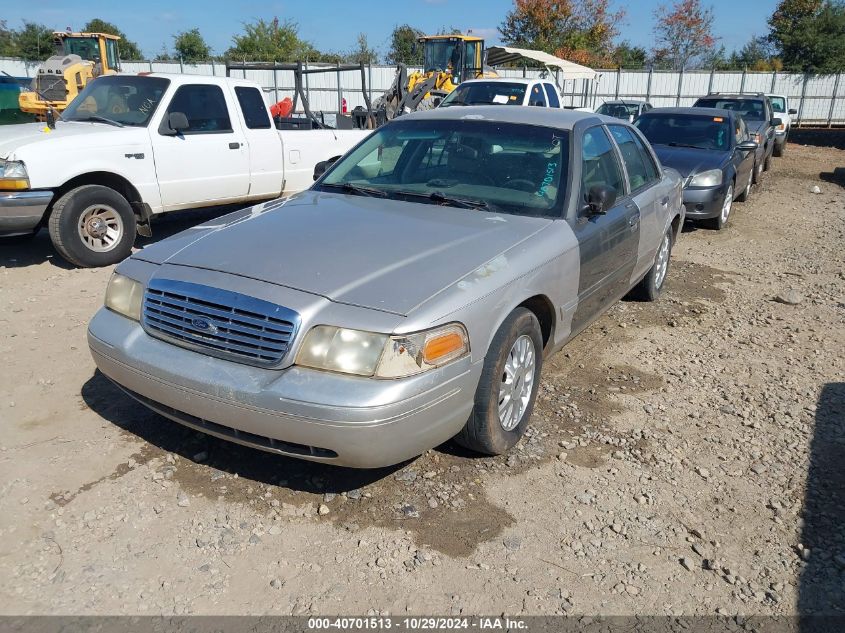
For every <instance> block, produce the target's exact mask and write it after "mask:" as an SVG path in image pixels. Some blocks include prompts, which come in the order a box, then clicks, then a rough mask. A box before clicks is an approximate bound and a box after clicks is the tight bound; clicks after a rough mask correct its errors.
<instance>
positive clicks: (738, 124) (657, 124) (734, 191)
mask: <svg viewBox="0 0 845 633" xmlns="http://www.w3.org/2000/svg"><path fill="white" fill-rule="evenodd" d="M635 125H636V126H637V127H638V128H639V129H640V131H641V132H642V133H643V135H644V136H645V137H646V138H647V139H648V140H649V142H650V143H651V145H652V147H653V148H654V151H655V152H656V153H657V156H658V157H659V158H660V162H661V163H663V165H665V166H666V167H672V168H674V169H677V170H678V171H679V172H680V173H681V176H682V177H683V178H684V206H686V217H687V219H688V220H701V221H703V223H705V224H706V225H707V226H709V227H710V228H713V229H716V230H721V229H723V228H725V226H726V225H727V223H728V217H729V216H730V213H731V207H732V205H733V201H734V200H735V199H736V200H739V201H740V202H744V201H745V200H747V199H748V196H749V194H750V193H751V184H752V180H753V176H754V152H755V150H756V149H757V143H756V141H753V140H751V137H750V136H749V133H748V128H747V126H746V124H745V121H743V119H742V117H741V116H740V115H739V114H737V113H736V112H731V111H728V110H717V109H715V108H656V109H654V110H651V111H650V112H647V113H645V114H643V115H642V116H640V118H639V119H637V121H636V122H635Z"/></svg>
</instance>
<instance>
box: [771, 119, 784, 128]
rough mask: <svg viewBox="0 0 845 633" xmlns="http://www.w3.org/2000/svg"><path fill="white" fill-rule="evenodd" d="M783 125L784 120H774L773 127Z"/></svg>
mask: <svg viewBox="0 0 845 633" xmlns="http://www.w3.org/2000/svg"><path fill="white" fill-rule="evenodd" d="M782 123H783V120H782V119H779V118H777V117H775V118H774V119H772V125H773V126H775V127H777V126H778V125H781V124H782Z"/></svg>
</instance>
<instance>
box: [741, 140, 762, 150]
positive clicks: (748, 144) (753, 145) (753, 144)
mask: <svg viewBox="0 0 845 633" xmlns="http://www.w3.org/2000/svg"><path fill="white" fill-rule="evenodd" d="M757 147H758V145H757V141H743V142H742V143H740V144H739V145H737V146H736V148H737V149H738V150H741V151H743V152H753V151H754V150H755V149H757Z"/></svg>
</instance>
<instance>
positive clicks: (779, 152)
mask: <svg viewBox="0 0 845 633" xmlns="http://www.w3.org/2000/svg"><path fill="white" fill-rule="evenodd" d="M785 151H786V139H783V143H780V144H778V143H775V150H774V152H772V153H773V154H774V155H775V156H778V157H780V156H783V153H784V152H785Z"/></svg>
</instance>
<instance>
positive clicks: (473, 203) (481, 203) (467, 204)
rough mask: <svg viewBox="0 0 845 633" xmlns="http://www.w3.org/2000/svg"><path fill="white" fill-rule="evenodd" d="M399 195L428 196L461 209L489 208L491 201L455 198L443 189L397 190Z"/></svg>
mask: <svg viewBox="0 0 845 633" xmlns="http://www.w3.org/2000/svg"><path fill="white" fill-rule="evenodd" d="M396 194H397V195H400V196H409V197H413V198H427V199H428V200H431V201H432V202H439V203H441V204H446V205H449V206H451V207H459V208H461V209H489V208H490V203H488V202H487V201H485V200H473V199H471V198H453V197H452V196H447V195H446V194H444V193H443V192H441V191H432V192H431V193H421V192H417V191H397V192H396Z"/></svg>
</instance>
